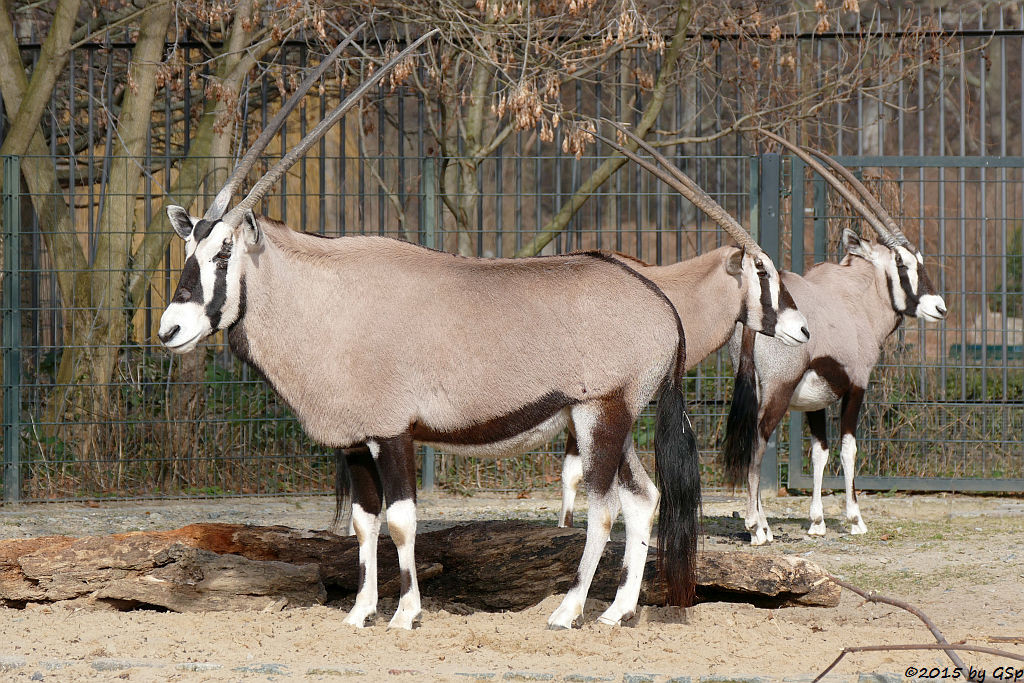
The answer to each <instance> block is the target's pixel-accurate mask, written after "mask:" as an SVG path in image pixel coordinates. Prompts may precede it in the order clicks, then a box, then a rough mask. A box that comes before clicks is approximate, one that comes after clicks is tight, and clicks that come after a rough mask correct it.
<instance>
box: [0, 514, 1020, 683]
mask: <svg viewBox="0 0 1024 683" xmlns="http://www.w3.org/2000/svg"><path fill="white" fill-rule="evenodd" d="M807 506H808V500H807V499H806V498H797V497H782V498H777V499H775V500H772V501H769V502H768V505H767V508H768V513H769V518H770V521H771V522H772V523H773V527H774V530H775V537H776V542H775V543H774V544H772V545H771V546H769V547H764V548H761V549H758V552H765V553H780V554H799V555H801V556H804V557H807V558H809V559H812V560H814V561H816V562H817V563H819V564H820V565H822V566H823V567H825V568H827V569H829V570H830V571H833V572H835V573H837V574H838V575H840V576H842V577H844V578H846V579H848V580H850V581H852V582H854V583H856V584H858V585H861V586H863V587H865V588H870V589H877V590H880V591H882V592H884V593H886V594H889V595H893V596H898V597H901V598H903V599H906V600H909V601H911V602H913V603H915V604H916V605H917V606H919V607H920V608H922V609H923V610H924V611H925V612H926V613H927V614H928V615H929V616H930V617H931V618H932V619H933V620H934V621H935V622H936V623H937V624H938V625H939V627H940V628H942V629H943V631H944V632H945V634H946V636H947V637H948V638H949V640H950V641H953V642H955V641H959V640H965V641H967V642H969V643H971V644H977V645H987V646H990V647H1000V648H1004V649H1007V650H1010V651H1013V652H1016V653H1018V654H1024V501H1022V500H1021V499H1019V498H1005V497H1000V498H981V497H968V496H952V495H949V496H887V495H878V496H867V495H862V496H861V506H862V510H863V512H864V517H865V520H866V522H867V524H868V527H869V533H868V534H867V535H864V536H851V535H849V534H848V533H846V525H845V523H844V522H843V521H842V515H841V511H842V507H841V506H842V501H841V498H840V497H831V498H826V499H825V509H826V518H827V523H828V528H829V535H828V536H827V537H825V538H824V539H820V538H814V539H812V538H810V537H808V536H806V535H805V534H804V529H806V527H807V524H808V523H807V520H806V514H807ZM740 507H741V505H740V502H739V500H738V499H733V498H730V497H727V496H721V495H719V496H706V500H705V507H704V512H705V527H706V532H707V537H706V539H705V541H704V544H705V547H706V548H709V549H710V548H715V549H722V548H729V547H732V548H742V547H745V545H746V538H747V537H746V534H744V533H743V532H742V531H741V530H742V521H741V520H739V519H735V518H733V516H732V512H733V511H734V510H738V509H740ZM332 509H333V502H332V501H331V500H330V499H329V498H326V497H321V498H316V497H312V498H289V499H233V500H221V501H184V502H141V503H121V504H105V505H102V506H86V505H70V504H69V505H35V506H24V507H20V508H15V509H10V508H4V509H0V537H2V538H15V537H29V536H38V535H43V534H57V533H60V534H72V535H84V534H97V533H110V532H120V531H130V530H137V529H166V528H175V527H178V526H182V525H184V524H187V523H192V522H200V521H211V520H215V521H222V522H238V523H253V524H286V525H290V526H294V527H300V528H323V527H325V526H326V525H327V524H328V523H329V521H330V517H331V512H332ZM557 511H558V500H557V498H555V497H553V496H552V495H535V496H533V497H531V498H527V499H513V498H505V497H498V496H484V495H478V496H474V497H471V498H461V497H452V496H445V495H431V496H424V497H423V498H422V499H421V505H420V517H421V520H423V521H422V523H421V525H420V529H421V530H429V529H431V528H437V527H438V526H441V525H446V524H451V523H454V522H458V521H462V520H471V519H507V518H519V519H537V520H545V521H549V522H552V523H553V522H554V520H555V517H556V514H557ZM577 519H578V520H582V519H583V514H582V511H581V510H578V511H577ZM578 523H579V522H578ZM617 533H619V534H621V529H619V530H617ZM559 599H560V598H559V596H553V597H550V598H548V599H547V600H545V601H544V602H542V603H541V604H539V605H537V606H535V607H533V608H531V609H528V610H525V611H523V612H518V613H503V614H487V613H483V612H474V611H472V610H467V609H465V608H463V607H461V606H459V605H452V604H444V605H442V604H438V603H437V602H436V601H432V600H431V599H430V596H429V595H428V596H425V604H424V614H423V622H422V626H421V627H420V628H419V629H417V630H416V631H414V632H394V631H389V630H387V628H386V625H387V619H388V618H389V616H390V613H391V612H392V611H393V610H394V607H395V605H394V602H393V601H382V604H381V605H380V613H381V616H380V617H379V618H378V621H377V624H376V625H375V626H373V627H371V628H368V629H365V630H362V631H357V630H354V629H350V628H347V627H345V626H344V625H343V624H342V623H341V622H342V618H343V616H344V613H345V611H346V610H347V609H348V608H349V607H350V606H351V602H350V601H349V602H341V603H338V604H329V605H325V606H319V607H313V608H299V609H288V610H285V611H283V612H279V613H258V612H238V613H223V612H218V613H214V612H211V613H196V614H172V613H160V612H152V611H139V612H132V613H117V612H107V611H97V610H85V609H75V610H72V609H67V608H62V607H60V606H56V607H36V608H29V609H25V610H15V609H9V608H0V680H55V681H73V680H123V679H128V680H136V681H165V680H188V681H192V680H210V681H234V680H268V679H269V680H284V679H289V678H295V679H308V680H321V679H323V680H336V679H338V678H341V679H344V678H354V679H361V680H396V681H404V680H461V681H465V680H474V679H480V680H566V681H584V680H616V681H621V680H631V681H666V680H669V679H670V678H671V677H675V676H692V677H693V680H694V681H696V680H698V677H702V676H703V677H707V676H709V675H717V676H719V678H716V679H714V680H735V678H736V677H745V676H755V675H757V676H762V677H765V678H766V679H777V680H782V679H784V678H790V679H794V680H809V678H807V675H808V674H816V673H818V672H819V671H821V670H822V669H823V668H824V667H825V666H827V665H828V664H829V663H830V662H831V661H832V659H833V658H835V657H836V656H837V655H838V654H839V652H840V651H841V650H842V649H843V647H847V646H854V645H874V644H896V643H929V642H933V641H932V638H931V636H930V634H929V633H928V631H927V630H926V629H925V628H924V626H923V625H922V624H921V623H920V622H919V621H918V620H917V619H916V618H915V617H913V616H912V615H910V614H908V613H906V612H904V611H902V610H899V609H896V608H893V607H888V606H883V605H871V604H864V603H863V601H862V600H861V599H860V598H858V597H856V596H854V595H851V594H849V593H846V594H844V597H843V599H842V602H841V604H840V605H839V607H837V608H833V609H827V608H783V609H775V610H768V609H758V608H754V607H751V606H749V605H745V604H727V603H713V604H702V605H698V606H696V607H694V608H692V609H690V610H688V611H687V612H686V613H685V614H684V613H682V612H681V611H679V610H675V609H670V608H644V609H643V610H642V612H641V614H640V618H639V620H638V622H637V623H636V624H635V625H634V626H632V627H624V628H608V627H604V626H601V625H599V624H597V623H596V622H595V618H596V616H597V615H598V614H599V613H600V610H601V609H603V606H602V605H601V604H599V603H596V602H595V603H589V604H588V608H587V613H586V618H587V620H586V622H585V623H584V625H583V627H582V628H580V629H576V630H573V631H561V632H552V631H548V630H546V629H545V622H546V619H547V616H548V614H550V612H551V611H553V610H554V609H555V607H556V606H557V605H558V602H559ZM963 657H964V660H965V662H966V663H968V664H970V665H973V666H975V667H976V668H981V669H985V670H986V673H987V677H986V680H993V679H994V678H995V677H996V676H1000V675H1001V676H1006V675H1007V670H1006V669H1005V668H1004V669H1001V670H1000V669H999V668H998V667H1007V666H1011V667H1013V666H1016V667H1024V664H1022V663H1020V662H1013V661H1008V660H1001V659H997V658H995V657H992V656H983V655H974V654H971V653H966V654H964V655H963ZM947 666H949V661H948V660H947V659H946V658H945V656H944V655H942V654H941V653H938V652H934V651H933V652H913V653H910V652H881V653H857V654H852V655H849V656H847V657H846V658H845V659H844V660H843V662H841V663H840V664H839V666H838V667H837V668H836V669H835V670H834V674H835V679H834V680H854V679H856V677H857V674H859V673H861V672H880V673H891V674H894V675H895V676H894V678H893V679H892V680H900V678H901V677H902V676H903V675H904V674H905V673H906V672H907V670H908V667H917V668H918V669H921V670H924V671H926V672H927V673H929V674H931V675H932V677H943V669H942V667H947ZM936 667H937V668H936ZM945 675H946V676H948V677H952V676H953V675H954V674H953V672H952V670H951V669H949V670H946V671H945ZM1013 675H1014V673H1013V670H1011V672H1010V674H1009V679H1010V680H1012V678H1013ZM721 677H725V678H724V679H723V678H721ZM917 677H919V676H910V678H917ZM1004 680H1006V679H1004ZM1017 680H1018V681H1022V680H1024V674H1021V677H1020V678H1017Z"/></svg>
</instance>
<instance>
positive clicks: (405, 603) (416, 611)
mask: <svg viewBox="0 0 1024 683" xmlns="http://www.w3.org/2000/svg"><path fill="white" fill-rule="evenodd" d="M387 516H388V531H389V532H390V533H391V540H393V541H394V542H395V548H396V549H397V550H398V569H399V571H400V572H401V573H402V576H401V578H402V581H401V585H402V597H401V598H399V600H398V609H397V610H396V611H395V616H394V617H392V618H391V622H390V623H389V624H388V628H404V629H411V628H412V627H413V625H414V624H415V623H416V621H417V620H419V618H420V588H419V584H418V583H417V582H416V557H415V547H416V503H415V502H414V501H413V500H411V499H409V500H400V501H398V502H395V503H392V504H391V505H389V506H388V510H387Z"/></svg>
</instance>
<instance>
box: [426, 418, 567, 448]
mask: <svg viewBox="0 0 1024 683" xmlns="http://www.w3.org/2000/svg"><path fill="white" fill-rule="evenodd" d="M567 424H569V409H568V408H565V409H563V410H560V411H558V412H557V413H555V414H554V415H552V416H551V417H549V418H548V419H547V420H544V422H541V423H540V424H539V425H537V426H535V427H531V428H530V429H527V430H526V431H525V432H522V433H520V434H516V435H515V436H513V437H512V438H511V439H505V440H504V441H496V442H494V443H486V444H473V445H460V444H448V443H430V442H426V441H425V442H423V443H424V444H425V445H427V446H433V447H434V448H437V449H439V450H442V451H444V452H445V453H451V454H452V455H468V456H472V457H474V458H511V457H513V456H516V455H521V454H523V453H525V452H526V451H529V450H532V449H534V448H537V447H539V446H543V445H544V444H546V443H548V442H549V441H551V440H552V439H554V438H555V437H556V436H558V434H559V433H560V432H561V431H562V430H563V429H565V426H566V425H567Z"/></svg>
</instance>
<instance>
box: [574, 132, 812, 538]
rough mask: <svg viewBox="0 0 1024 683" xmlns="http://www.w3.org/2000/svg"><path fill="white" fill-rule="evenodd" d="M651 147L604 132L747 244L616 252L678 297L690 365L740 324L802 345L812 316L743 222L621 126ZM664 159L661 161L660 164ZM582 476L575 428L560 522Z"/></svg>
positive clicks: (623, 151) (620, 148) (621, 149)
mask: <svg viewBox="0 0 1024 683" xmlns="http://www.w3.org/2000/svg"><path fill="white" fill-rule="evenodd" d="M619 130H620V131H622V132H623V133H624V134H625V135H626V136H627V137H629V138H630V139H632V140H634V141H636V143H637V144H638V146H639V147H640V148H642V149H643V150H644V151H646V152H647V153H648V154H650V155H651V156H652V157H653V158H654V160H655V161H656V162H657V164H654V163H651V162H650V161H648V160H647V159H644V158H643V157H640V156H639V155H637V154H636V153H634V152H632V151H631V150H629V149H628V148H626V147H623V146H622V145H620V144H618V143H617V142H614V141H612V140H609V139H607V138H602V139H604V140H605V142H607V143H608V144H609V145H611V146H612V147H613V148H615V149H616V150H618V151H619V153H621V154H623V155H625V156H626V157H628V158H629V159H631V160H632V161H634V162H635V163H637V164H639V165H640V166H642V167H644V168H645V169H647V170H648V171H650V172H651V173H652V174H654V175H655V176H656V177H658V178H659V179H660V180H662V181H663V182H665V183H666V184H667V185H668V186H669V187H671V188H672V189H674V190H676V191H677V192H679V193H680V194H681V195H683V196H684V197H686V198H687V199H688V200H690V202H692V203H693V205H694V206H696V207H697V208H698V209H700V210H701V211H704V212H705V213H706V214H707V215H708V216H709V217H710V218H711V219H712V220H714V221H715V222H716V223H718V225H719V226H721V227H722V229H724V230H725V231H726V232H727V233H728V234H729V235H731V236H732V237H733V238H734V239H735V240H736V241H737V242H738V243H739V244H740V245H741V247H740V248H736V247H731V246H727V247H719V248H718V249H714V250H712V251H710V252H708V253H706V254H702V255H700V256H696V257H694V258H691V259H688V260H686V261H680V262H679V263H675V264H672V265H669V266H650V265H647V264H645V263H643V262H642V261H638V260H635V259H631V258H630V257H626V256H622V255H619V254H616V255H615V256H616V258H621V259H624V260H626V261H627V262H628V263H629V265H630V266H631V267H633V268H634V269H636V270H637V272H639V273H641V274H642V275H643V276H644V277H647V278H649V279H650V280H651V281H652V282H654V283H655V284H656V285H658V287H659V288H660V289H661V291H663V292H664V293H665V295H666V296H667V297H668V298H669V300H670V301H672V304H673V305H674V306H675V308H676V310H677V311H678V312H679V318H680V319H681V320H682V322H683V329H684V330H686V369H690V368H692V367H694V366H696V365H697V364H698V363H700V362H701V361H702V360H704V359H705V358H707V357H708V356H709V355H711V354H712V353H713V352H714V351H716V350H717V349H718V348H720V347H721V346H723V345H725V343H726V342H727V341H729V338H730V337H731V336H732V334H733V330H734V329H735V327H736V323H743V324H744V325H746V326H747V327H748V328H750V329H752V330H755V331H757V332H760V333H762V334H764V335H768V336H774V337H775V338H776V339H778V340H780V341H781V342H782V343H783V344H787V345H798V344H803V343H804V342H806V341H807V340H808V338H809V335H808V331H807V327H806V323H807V321H806V319H805V318H804V316H803V315H801V313H800V311H798V310H797V307H796V305H795V304H794V303H793V299H792V298H791V297H790V295H789V292H788V291H787V290H786V286H785V283H783V282H781V281H780V279H779V274H778V271H776V269H775V267H774V265H773V264H772V261H771V259H769V258H768V256H767V255H766V254H765V253H764V252H763V251H762V250H761V248H760V246H759V245H758V244H757V242H755V241H754V239H753V238H752V237H750V235H749V234H748V233H747V231H746V230H745V229H744V228H743V226H742V225H740V224H739V222H737V221H736V219H735V218H733V217H732V216H731V215H729V213H728V212H727V211H726V210H725V209H724V208H723V207H722V206H721V205H719V204H718V203H717V202H716V201H715V200H714V199H712V198H711V197H710V196H709V195H708V194H707V193H706V192H704V190H703V189H701V187H700V186H699V185H697V183H696V182H694V181H693V180H692V179H691V178H690V177H689V176H687V175H686V174H685V173H683V172H682V171H681V170H680V169H679V168H677V167H676V166H675V165H674V164H673V163H672V162H671V161H669V160H668V159H667V158H665V157H664V156H663V155H662V154H660V153H659V152H658V151H657V150H656V149H655V148H654V147H652V146H651V145H650V144H648V143H647V142H645V141H644V140H642V139H641V138H639V137H637V136H635V135H633V134H631V133H629V132H628V131H626V130H624V129H622V128H619ZM658 164H660V167H659V165H658ZM581 479H582V463H581V462H580V458H579V456H578V452H577V446H576V440H575V438H574V436H573V434H572V433H571V431H570V434H569V436H568V438H567V440H566V451H565V460H564V462H563V465H562V511H561V514H560V515H559V522H558V525H559V526H572V522H573V519H572V514H573V505H574V503H575V500H576V490H577V488H578V487H579V484H580V481H581Z"/></svg>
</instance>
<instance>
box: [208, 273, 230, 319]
mask: <svg viewBox="0 0 1024 683" xmlns="http://www.w3.org/2000/svg"><path fill="white" fill-rule="evenodd" d="M223 264H224V265H223V267H222V266H221V262H219V261H218V263H217V269H216V270H215V271H214V278H213V296H212V297H211V298H210V302H209V303H208V304H206V317H207V318H209V319H210V327H212V328H213V329H215V330H216V329H219V328H220V318H221V315H222V314H223V313H224V310H223V309H224V302H225V301H227V299H228V264H227V261H224V262H223Z"/></svg>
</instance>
